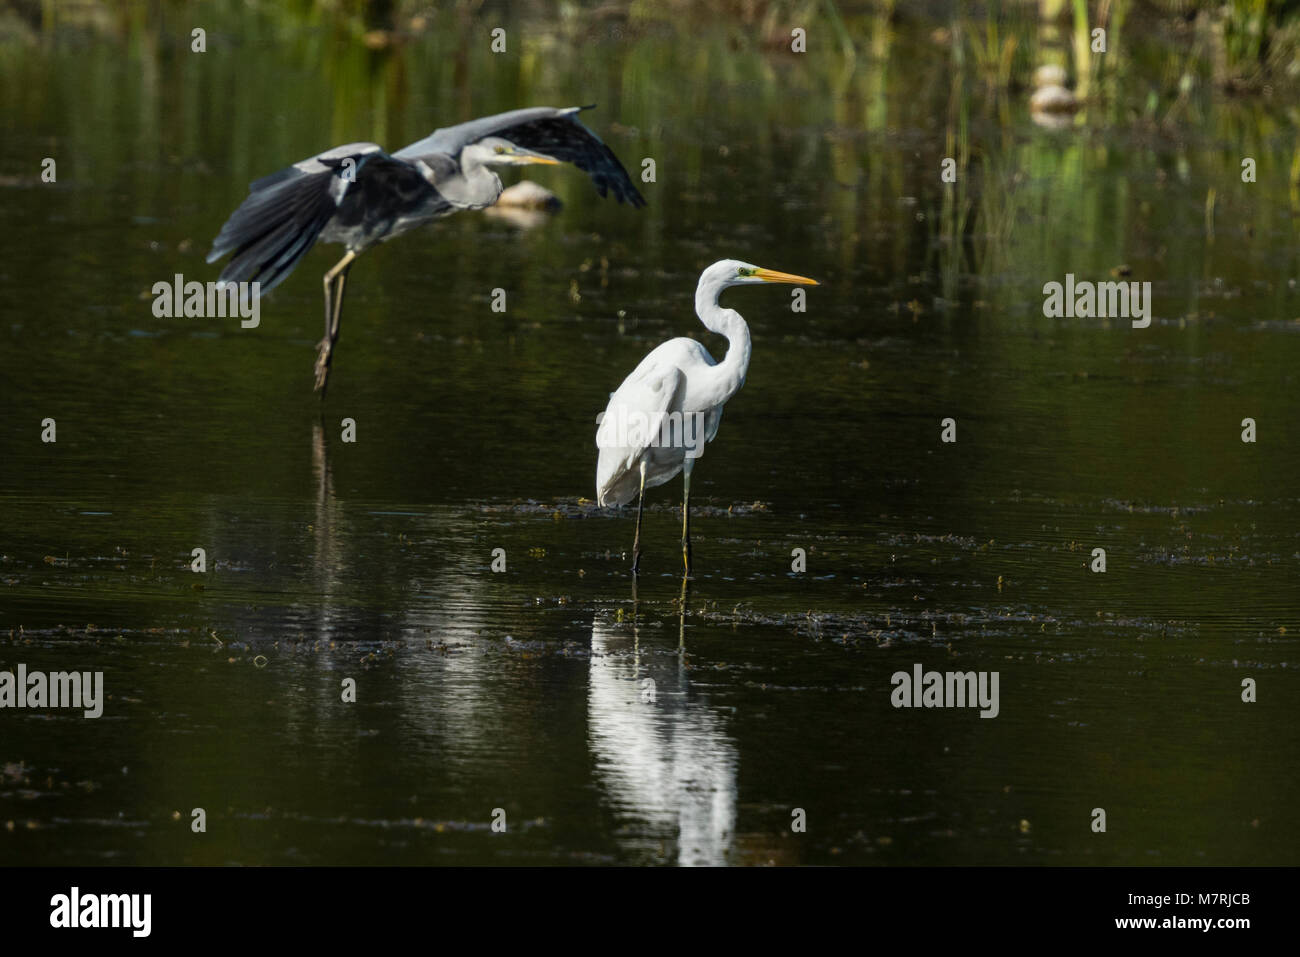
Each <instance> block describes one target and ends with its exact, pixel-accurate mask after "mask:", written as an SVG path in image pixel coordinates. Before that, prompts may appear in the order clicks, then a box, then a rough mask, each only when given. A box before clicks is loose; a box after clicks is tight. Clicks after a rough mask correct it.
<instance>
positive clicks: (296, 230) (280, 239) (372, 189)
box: [208, 143, 451, 293]
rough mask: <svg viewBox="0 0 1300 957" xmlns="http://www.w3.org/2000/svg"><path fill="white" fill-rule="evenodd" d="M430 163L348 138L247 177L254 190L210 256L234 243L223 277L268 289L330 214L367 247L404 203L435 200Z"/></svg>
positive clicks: (313, 239) (424, 205)
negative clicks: (256, 177)
mask: <svg viewBox="0 0 1300 957" xmlns="http://www.w3.org/2000/svg"><path fill="white" fill-rule="evenodd" d="M427 169H428V167H427V166H426V167H424V168H423V169H422V168H421V167H420V165H419V164H416V163H410V162H407V161H405V160H399V159H395V158H394V157H392V156H389V155H388V154H387V153H385V152H384V151H383V150H382V149H380V148H379V147H378V146H376V145H375V144H374V143H349V144H348V145H347V146H339V147H335V148H334V149H332V150H328V151H326V152H324V153H320V154H318V155H316V156H313V157H311V158H310V159H305V160H303V161H302V162H301V163H295V164H294V165H293V166H290V167H288V168H287V169H282V170H280V171H279V172H278V173H272V174H271V175H270V176H265V177H263V178H262V179H259V180H256V181H254V182H253V183H252V184H250V185H249V187H248V198H247V199H245V200H244V202H243V203H241V204H240V206H239V208H238V209H236V210H235V211H234V212H233V213H232V214H231V215H230V218H229V219H227V220H226V224H225V225H224V226H222V227H221V232H220V233H218V234H217V238H216V239H215V240H213V242H212V251H211V252H209V253H208V262H215V261H216V260H218V259H220V258H221V257H222V256H224V255H225V254H226V253H228V252H232V251H233V253H234V255H233V256H232V257H231V259H230V262H228V263H227V264H226V268H225V269H223V270H222V271H221V280H222V281H223V282H243V281H247V282H254V281H256V282H260V283H261V284H262V286H261V291H262V292H264V293H266V292H270V291H271V290H272V289H274V288H275V287H276V286H278V285H279V284H280V283H281V282H283V281H284V279H285V277H287V276H288V275H289V273H290V272H292V271H293V268H294V266H296V265H297V264H298V261H299V260H300V259H302V257H303V256H304V255H306V253H307V250H309V249H310V248H311V247H312V245H313V244H314V243H315V242H316V239H317V238H318V237H319V236H320V234H321V232H322V230H324V229H325V227H326V225H327V224H329V223H330V221H331V220H335V223H334V225H335V226H336V227H338V228H339V229H340V230H343V231H345V232H346V237H347V238H346V239H345V241H346V242H348V244H349V246H353V245H355V246H357V247H364V246H365V245H368V244H369V242H373V241H375V240H376V239H378V238H382V234H383V233H384V232H386V231H387V228H388V227H389V226H391V225H392V222H393V220H394V219H396V218H398V217H400V216H401V214H402V213H403V211H408V212H409V211H411V210H413V209H415V208H426V209H427V208H429V207H431V206H433V205H436V204H437V200H438V198H439V197H438V194H437V190H435V189H434V187H433V185H432V183H431V182H430V178H429V176H428V175H427V174H426V170H427ZM447 208H448V209H450V208H451V207H450V204H447ZM336 217H337V218H336ZM328 238H329V237H327V239H328ZM354 239H355V243H354V241H353V240H354Z"/></svg>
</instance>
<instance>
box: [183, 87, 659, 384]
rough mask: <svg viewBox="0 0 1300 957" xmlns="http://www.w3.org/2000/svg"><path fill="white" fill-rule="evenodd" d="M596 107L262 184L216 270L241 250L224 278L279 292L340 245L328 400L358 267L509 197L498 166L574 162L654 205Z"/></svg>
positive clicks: (356, 152) (351, 159) (333, 161)
mask: <svg viewBox="0 0 1300 957" xmlns="http://www.w3.org/2000/svg"><path fill="white" fill-rule="evenodd" d="M584 109H591V107H576V106H575V107H570V108H568V109H556V108H554V107H549V106H539V107H533V108H530V109H523V110H511V111H510V112H508V113H498V114H496V115H495V116H485V117H483V118H481V119H477V120H470V121H469V122H468V123H460V124H458V125H456V126H449V127H446V128H445V129H439V130H435V131H434V132H433V133H432V134H430V135H429V136H426V137H425V138H424V139H422V140H420V141H419V142H416V143H412V144H411V145H410V146H407V147H405V148H403V149H400V150H398V151H397V152H396V153H391V154H390V153H385V152H384V151H383V149H381V148H380V147H379V146H377V145H376V144H374V143H349V144H348V145H346V146H336V147H335V148H334V149H332V150H326V151H325V152H324V153H318V154H316V155H315V156H313V157H311V158H310V159H305V160H303V161H302V162H300V163H294V164H293V165H292V166H290V167H288V168H287V169H282V170H280V172H278V173H272V174H271V175H270V176H266V177H263V178H262V179H259V180H256V181H255V182H253V183H252V184H251V185H250V186H249V187H248V198H247V199H245V200H244V202H243V203H242V204H240V207H239V208H238V209H236V210H235V211H234V213H232V214H231V216H230V218H229V219H228V220H226V224H225V225H224V226H222V227H221V232H220V233H219V234H218V235H217V238H216V239H215V240H213V243H212V251H211V252H210V253H208V262H210V263H211V262H215V261H216V260H218V259H220V258H221V257H222V256H224V255H225V254H226V253H229V252H233V255H232V256H231V259H230V262H228V263H226V267H225V268H224V269H223V270H222V271H221V281H222V282H260V283H261V291H262V292H263V293H266V292H270V291H271V290H272V289H274V288H275V287H276V286H278V285H279V284H280V283H281V282H283V281H284V279H285V277H287V276H288V275H289V273H291V272H293V269H294V267H295V266H296V265H298V262H299V260H301V259H302V257H303V256H304V255H306V253H307V250H309V249H311V247H312V245H313V244H314V243H315V242H316V241H317V240H320V241H321V242H326V243H342V244H343V246H344V247H345V249H346V251H345V252H344V254H343V258H342V259H340V260H339V261H338V262H337V263H335V264H334V266H333V267H332V268H331V269H330V270H329V271H328V272H326V273H325V279H324V287H325V336H324V338H323V339H321V341H320V344H319V346H318V347H317V348H318V349H319V352H318V354H317V357H316V390H317V391H318V392H320V393H321V395H322V397H323V396H324V392H325V385H326V381H327V379H328V377H329V370H330V361H331V359H332V357H333V354H334V346H335V344H336V343H337V342H338V338H339V323H340V320H341V319H342V316H343V288H344V284H345V283H346V282H347V278H348V270H349V269H351V268H352V261H353V260H354V259H356V258H357V256H359V255H361V253H363V252H365V251H366V250H367V249H369V248H370V247H371V246H373V245H375V244H376V243H381V242H384V241H385V240H388V239H392V238H393V237H394V236H399V235H401V234H402V233H404V232H406V231H407V230H410V229H414V228H415V227H416V226H423V225H424V224H425V223H428V222H432V221H433V220H435V219H441V218H442V217H444V216H450V215H451V214H452V213H454V212H456V211H458V210H461V209H483V208H485V207H487V206H491V205H492V204H493V203H495V202H496V201H497V197H498V196H500V195H501V180H500V178H498V176H497V174H496V173H495V172H493V170H492V169H491V167H493V166H525V165H529V164H533V163H542V164H547V165H559V164H560V163H572V164H573V165H574V166H577V167H578V168H579V169H580V170H583V171H584V172H586V173H587V174H588V175H590V176H591V178H592V180H593V181H594V182H595V184H596V189H597V190H598V191H599V192H600V195H601V196H604V195H606V193H607V192H609V191H612V192H613V194H614V197H615V198H616V199H617V200H618V201H619V202H620V203H622V202H624V201H625V200H626V201H627V202H629V203H631V204H632V205H633V206H636V207H639V206H644V205H645V200H644V199H642V197H641V194H640V193H638V192H637V190H636V187H635V186H633V185H632V181H631V179H629V178H628V175H627V170H625V169H624V168H623V165H622V164H621V163H620V162H619V161H618V157H616V156H615V155H614V153H613V151H612V150H610V148H609V147H608V146H606V145H605V144H604V143H602V142H601V140H600V137H598V136H596V134H595V133H593V132H591V130H589V129H587V127H585V126H583V125H582V123H581V122H580V121H579V119H578V113H579V111H581V110H584Z"/></svg>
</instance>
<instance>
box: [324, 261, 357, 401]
mask: <svg viewBox="0 0 1300 957" xmlns="http://www.w3.org/2000/svg"><path fill="white" fill-rule="evenodd" d="M356 258H357V254H356V253H355V252H353V251H352V250H350V249H349V250H348V251H347V254H346V255H344V257H343V258H342V259H340V260H339V261H338V262H337V263H335V264H334V268H332V269H331V270H330V271H329V272H327V273H326V274H325V280H324V282H325V338H324V339H322V340H321V341H320V344H319V345H318V346H317V349H319V352H317V354H316V391H317V392H319V393H320V394H321V398H322V399H323V398H324V397H325V385H326V382H327V381H328V379H329V374H330V362H331V360H332V359H333V357H334V344H335V343H336V342H338V341H339V324H340V323H341V321H342V319H343V287H344V284H345V283H346V282H347V279H348V269H350V268H351V266H352V260H354V259H356Z"/></svg>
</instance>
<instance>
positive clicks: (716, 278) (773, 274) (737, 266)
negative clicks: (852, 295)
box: [700, 259, 818, 288]
mask: <svg viewBox="0 0 1300 957" xmlns="http://www.w3.org/2000/svg"><path fill="white" fill-rule="evenodd" d="M764 282H776V283H795V284H797V285H800V286H816V285H818V283H817V280H816V279H809V278H807V277H806V276H796V275H794V274H793V273H788V272H777V271H776V270H775V269H764V268H763V267H762V266H755V265H754V264H753V263H743V262H741V261H740V260H738V259H723V260H721V261H720V262H716V263H714V264H713V265H712V266H710V267H709V268H708V269H706V270H704V274H703V275H701V276H700V285H701V286H703V285H705V284H714V283H716V284H718V285H719V286H722V287H724V288H725V287H727V286H747V285H752V284H755V283H764Z"/></svg>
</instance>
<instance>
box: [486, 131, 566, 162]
mask: <svg viewBox="0 0 1300 957" xmlns="http://www.w3.org/2000/svg"><path fill="white" fill-rule="evenodd" d="M467 149H470V150H474V151H475V152H476V153H477V154H478V159H479V162H481V163H483V164H484V165H485V166H532V165H534V164H542V165H545V166H558V165H560V161H559V160H557V159H552V158H551V157H549V156H543V155H542V154H541V153H535V152H533V151H532V150H528V149H524V148H523V147H522V146H516V145H515V144H514V143H511V142H510V141H509V140H503V139H501V137H499V136H487V137H484V138H483V139H481V140H479V141H478V142H477V143H475V144H474V145H473V146H470V147H467Z"/></svg>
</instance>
